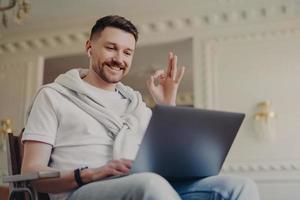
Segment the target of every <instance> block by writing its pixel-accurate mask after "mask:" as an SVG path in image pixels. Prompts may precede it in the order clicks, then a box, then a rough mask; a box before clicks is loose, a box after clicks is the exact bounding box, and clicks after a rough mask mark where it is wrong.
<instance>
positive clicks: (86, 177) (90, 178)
mask: <svg viewBox="0 0 300 200" xmlns="http://www.w3.org/2000/svg"><path fill="white" fill-rule="evenodd" d="M131 166H132V160H128V159H120V160H111V161H110V162H108V163H107V164H106V165H103V166H101V167H98V168H88V169H86V170H83V171H82V175H81V176H82V180H83V182H84V183H90V182H94V181H98V180H101V179H104V178H107V177H110V176H120V175H125V174H128V173H129V171H130V169H131Z"/></svg>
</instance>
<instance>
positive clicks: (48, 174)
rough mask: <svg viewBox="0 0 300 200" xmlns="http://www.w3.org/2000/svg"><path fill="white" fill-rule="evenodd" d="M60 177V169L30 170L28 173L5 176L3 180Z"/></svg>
mask: <svg viewBox="0 0 300 200" xmlns="http://www.w3.org/2000/svg"><path fill="white" fill-rule="evenodd" d="M58 177H60V172H59V171H37V172H30V173H26V174H17V175H9V176H3V177H2V181H3V183H15V182H21V181H33V180H39V179H46V178H58Z"/></svg>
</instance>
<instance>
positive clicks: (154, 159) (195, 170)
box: [131, 105, 245, 179]
mask: <svg viewBox="0 0 300 200" xmlns="http://www.w3.org/2000/svg"><path fill="white" fill-rule="evenodd" d="M244 117H245V114H243V113H233V112H222V111H214V110H204V109H196V108H191V107H174V106H162V105H157V106H156V107H155V108H154V109H153V114H152V118H151V120H150V122H149V125H148V128H147V130H146V133H145V135H144V138H143V140H142V143H141V146H140V149H139V151H138V153H137V156H136V159H135V161H134V162H133V165H132V169H131V173H138V172H154V173H157V174H160V175H161V176H164V177H166V178H180V179H182V178H199V177H207V176H212V175H216V174H218V173H219V171H220V169H221V167H222V165H223V162H224V160H225V158H226V155H227V154H228V151H229V149H230V147H231V145H232V143H233V141H234V138H235V136H236V134H237V132H238V130H239V128H240V126H241V123H242V121H243V119H244Z"/></svg>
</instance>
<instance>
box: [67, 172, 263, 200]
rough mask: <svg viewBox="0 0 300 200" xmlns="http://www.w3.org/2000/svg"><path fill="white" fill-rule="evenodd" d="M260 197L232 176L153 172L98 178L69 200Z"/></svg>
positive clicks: (248, 183)
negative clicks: (170, 176)
mask: <svg viewBox="0 0 300 200" xmlns="http://www.w3.org/2000/svg"><path fill="white" fill-rule="evenodd" d="M82 199H89V200H180V199H182V200H259V195H258V190H257V187H256V185H255V183H254V182H253V181H251V180H249V179H246V178H241V177H233V176H212V177H208V178H203V179H198V180H189V181H170V180H169V182H168V181H166V180H165V179H164V178H162V177H161V176H159V175H157V174H154V173H140V174H133V175H129V176H125V177H121V178H116V179H111V180H105V181H97V182H94V183H90V184H87V185H84V186H83V187H81V188H79V189H77V190H75V192H73V193H72V194H71V196H70V197H69V198H68V200H82Z"/></svg>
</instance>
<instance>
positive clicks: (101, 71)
mask: <svg viewBox="0 0 300 200" xmlns="http://www.w3.org/2000/svg"><path fill="white" fill-rule="evenodd" d="M92 67H93V70H94V71H95V72H96V73H97V75H98V76H99V77H100V78H101V79H102V80H104V81H105V82H107V83H112V84H115V83H118V82H120V81H121V80H122V78H123V77H124V71H125V69H126V66H125V65H123V64H122V63H120V62H116V61H113V60H111V61H105V62H103V63H100V64H98V65H93V66H92ZM113 68H119V70H120V71H115V72H112V71H111V70H113ZM113 73H116V74H113Z"/></svg>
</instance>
